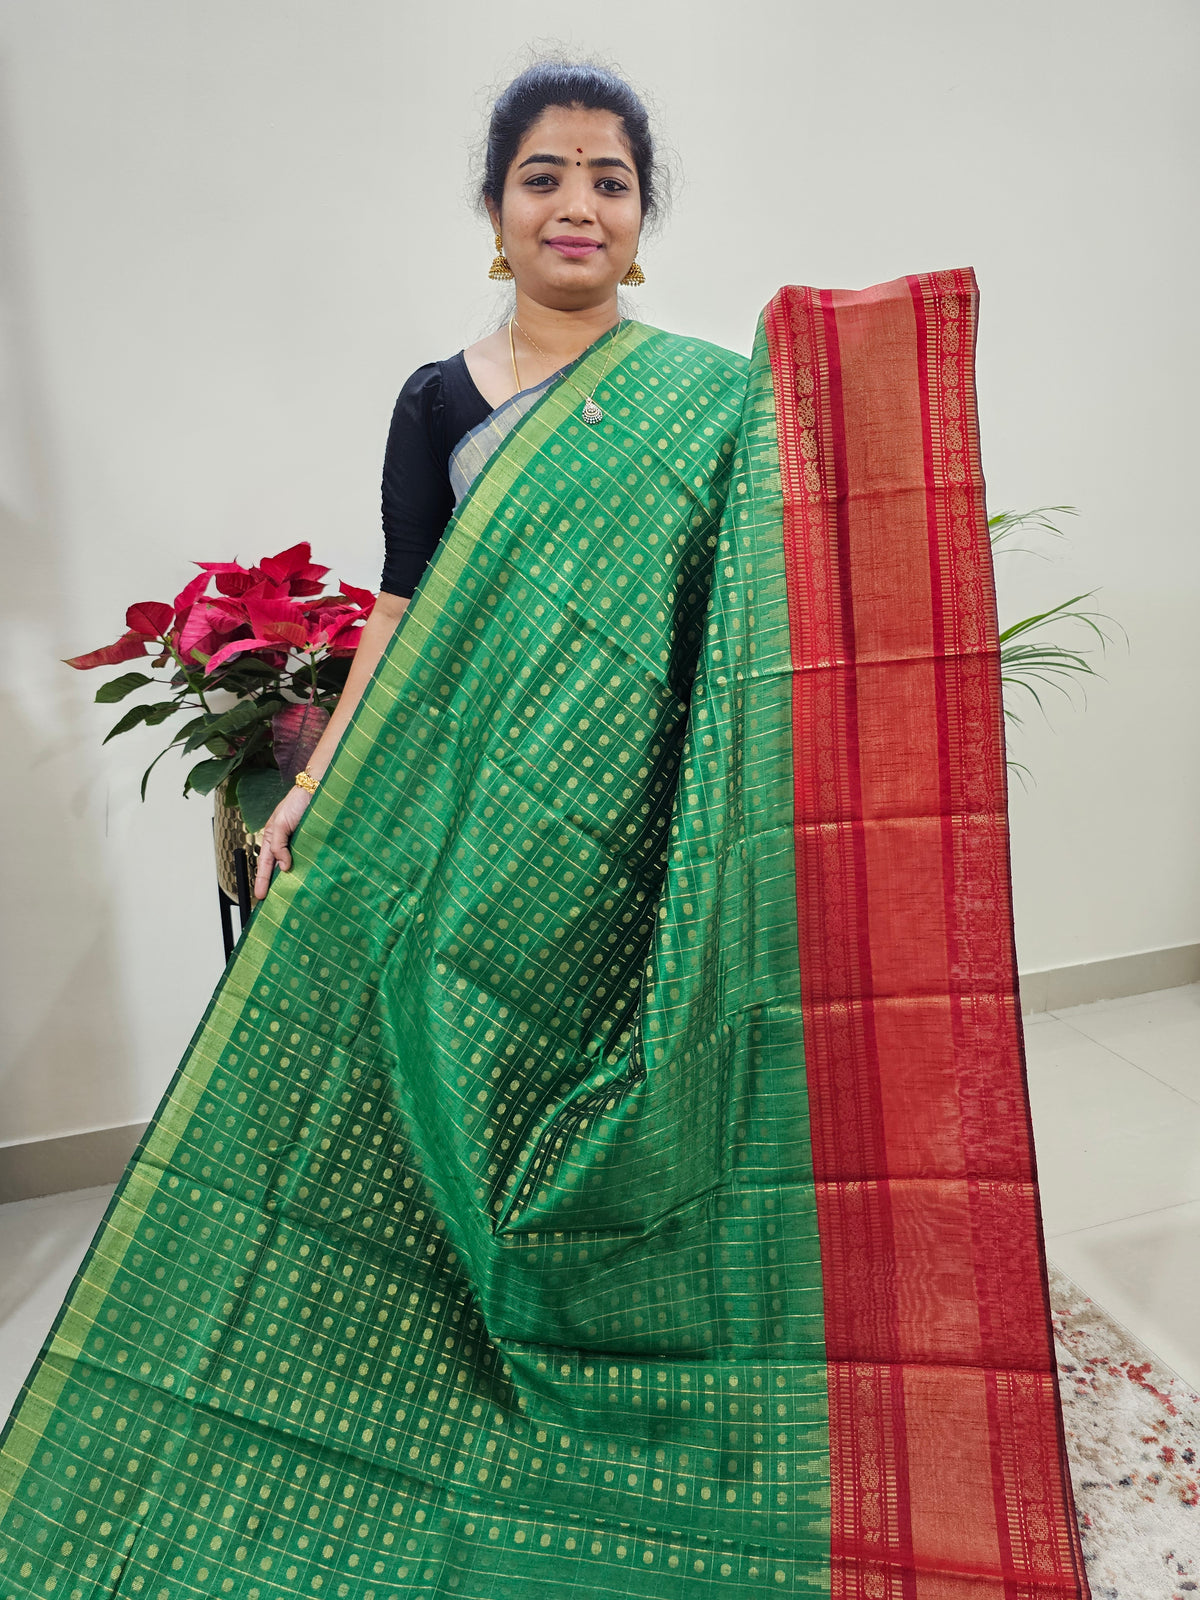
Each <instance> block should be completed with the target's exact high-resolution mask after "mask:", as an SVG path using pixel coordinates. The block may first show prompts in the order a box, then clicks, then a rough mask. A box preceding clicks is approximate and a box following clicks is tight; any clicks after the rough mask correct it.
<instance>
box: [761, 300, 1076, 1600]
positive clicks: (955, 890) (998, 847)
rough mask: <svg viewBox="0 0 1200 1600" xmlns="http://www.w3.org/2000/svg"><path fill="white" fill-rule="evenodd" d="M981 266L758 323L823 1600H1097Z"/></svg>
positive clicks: (772, 310) (810, 304)
mask: <svg viewBox="0 0 1200 1600" xmlns="http://www.w3.org/2000/svg"><path fill="white" fill-rule="evenodd" d="M977 306H978V292H977V288H976V284H975V279H974V275H973V274H972V273H971V272H970V270H969V269H963V270H955V271H950V272H940V273H932V274H922V275H918V276H914V277H909V278H905V279H898V280H896V281H895V282H894V283H890V284H882V285H879V286H877V287H875V288H872V289H867V290H863V291H861V292H857V293H856V292H850V291H841V290H823V291H819V290H813V289H807V288H800V287H789V288H786V289H783V290H781V291H780V293H779V294H778V295H777V296H776V297H775V299H774V300H773V301H772V303H771V305H770V306H769V307H768V308H767V312H766V318H765V321H766V332H767V339H768V347H769V351H770V357H771V366H772V372H773V375H774V384H775V400H776V419H777V425H778V435H779V457H780V470H781V477H782V489H783V505H784V559H785V567H786V574H787V587H788V600H789V619H790V629H791V642H792V671H793V680H792V681H793V705H792V730H793V762H794V774H795V845H796V893H797V912H798V924H799V944H800V948H799V958H800V975H801V991H802V1006H803V1017H804V1034H805V1056H806V1064H807V1076H808V1088H809V1099H810V1119H811V1129H812V1144H813V1160H814V1175H815V1180H816V1189H817V1212H818V1227H819V1233H820V1242H821V1260H822V1273H823V1280H824V1295H825V1332H826V1348H827V1357H828V1362H829V1414H830V1472H831V1481H832V1508H831V1549H830V1559H831V1568H832V1594H833V1596H834V1600H868V1597H870V1600H952V1597H953V1600H968V1597H971V1600H974V1597H979V1600H984V1597H987V1600H993V1597H995V1600H1050V1597H1052V1596H1054V1597H1067V1596H1072V1597H1086V1595H1087V1593H1088V1590H1087V1585H1086V1581H1085V1579H1084V1577H1083V1563H1082V1557H1081V1554H1080V1549H1079V1541H1078V1533H1077V1530H1076V1525H1075V1518H1074V1509H1073V1504H1072V1497H1071V1488H1070V1478H1069V1473H1068V1470H1067V1465H1066V1454H1065V1449H1064V1444H1063V1437H1062V1425H1061V1413H1060V1409H1059V1403H1058V1393H1057V1382H1056V1376H1055V1369H1054V1361H1053V1346H1052V1341H1051V1334H1050V1323H1049V1307H1048V1299H1047V1293H1046V1272H1045V1260H1044V1254H1043V1249H1042V1235H1041V1220H1040V1214H1039V1208H1038V1200H1037V1190H1036V1183H1035V1169H1034V1163H1033V1153H1032V1138H1031V1131H1030V1123H1029V1109H1028V1094H1027V1089H1026V1082H1025V1070H1024V1058H1023V1047H1022V1039H1021V1030H1020V1017H1019V1010H1018V1005H1017V994H1016V964H1015V955H1014V950H1013V942H1012V910H1011V889H1010V877H1009V858H1008V831H1007V793H1006V774H1005V756H1004V739H1003V705H1002V700H1001V686H1000V676H999V665H998V658H999V644H998V638H997V628H996V616H995V599H994V590H993V585H992V576H991V561H990V548H989V541H988V531H987V519H986V511H985V508H984V493H983V478H982V473H981V470H980V464H979V442H978V424H977V412H976V402H975V389H974V365H973V354H974V342H975V330H976V322H977Z"/></svg>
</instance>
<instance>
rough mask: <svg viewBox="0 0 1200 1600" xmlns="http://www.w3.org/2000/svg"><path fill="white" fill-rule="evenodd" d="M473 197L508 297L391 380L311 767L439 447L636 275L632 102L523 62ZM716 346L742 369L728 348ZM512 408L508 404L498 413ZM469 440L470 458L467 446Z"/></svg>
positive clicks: (288, 807)
mask: <svg viewBox="0 0 1200 1600" xmlns="http://www.w3.org/2000/svg"><path fill="white" fill-rule="evenodd" d="M579 95H583V96H584V99H583V100H579V99H578V98H573V97H576V96H579ZM562 101H565V102H566V103H559V102H562ZM482 198H483V201H484V204H485V205H486V207H487V213H488V216H489V218H490V219H491V222H492V225H493V227H494V228H495V230H496V251H497V260H498V261H499V262H501V263H503V264H502V265H501V267H500V269H499V272H498V273H497V274H496V275H497V276H500V277H504V276H508V277H512V278H515V280H516V306H515V309H514V311H513V314H512V316H511V317H510V318H509V319H508V321H506V323H505V325H504V326H503V327H502V328H500V329H498V330H497V331H496V332H495V333H492V334H490V335H489V336H488V337H487V338H486V339H481V340H480V341H479V342H478V343H477V344H473V345H471V346H470V347H469V348H468V349H466V350H464V351H463V352H462V353H461V356H460V357H458V358H455V360H453V361H451V362H446V363H442V362H437V363H435V364H434V365H433V366H432V367H425V368H421V369H419V370H418V372H417V373H415V374H414V375H413V378H411V379H410V380H409V382H408V383H407V384H406V385H405V387H404V389H403V390H402V391H401V394H400V399H399V401H398V403H397V406H396V412H395V415H394V418H393V424H392V430H391V434H390V436H389V441H388V452H387V457H386V460H385V464H384V484H383V487H384V528H385V532H386V534H387V537H388V562H387V566H386V568H385V571H384V575H383V587H382V589H381V591H380V594H379V598H378V600H377V602H376V604H375V608H374V611H373V613H372V616H371V618H370V620H369V621H368V623H367V625H366V627H365V628H364V630H363V637H362V640H361V642H360V644H359V647H358V650H357V652H356V654H355V658H354V663H353V666H352V669H351V673H350V677H349V680H348V682H347V684H346V690H345V693H344V694H343V695H342V697H341V701H340V703H339V705H338V709H337V711H336V712H335V713H334V715H333V717H332V718H331V719H330V723H329V726H328V727H327V728H326V730H325V733H324V736H323V737H322V739H321V741H320V743H319V745H318V746H317V747H316V749H315V751H314V752H313V755H312V757H311V759H310V760H309V762H308V766H307V769H306V770H307V773H308V774H311V776H312V777H313V778H314V779H319V778H320V776H321V775H322V774H323V773H324V772H325V769H326V768H327V767H328V765H329V763H330V761H331V760H332V759H333V753H334V751H335V750H336V749H337V746H338V744H339V742H340V740H341V737H342V734H343V733H344V731H345V729H346V728H347V727H348V726H349V723H350V721H351V718H352V717H353V714H354V711H355V709H356V708H357V706H358V702H359V700H360V699H361V697H362V693H363V690H364V689H365V688H366V686H367V684H368V683H369V682H370V680H371V676H372V674H373V672H374V671H375V668H376V666H377V665H378V663H379V659H380V657H381V656H382V655H383V652H384V651H385V650H386V648H387V646H388V644H389V642H390V640H391V637H392V634H393V633H394V631H395V629H396V626H397V624H398V623H399V621H400V618H401V617H402V616H403V615H404V611H405V608H406V605H407V602H408V600H409V599H411V597H412V594H413V591H414V589H415V588H416V583H417V580H418V579H419V577H420V574H421V571H422V570H423V568H424V564H425V562H426V561H427V560H428V557H429V555H430V554H431V552H432V548H433V545H434V544H435V543H436V540H437V537H438V536H439V535H440V534H441V532H442V529H443V528H444V526H445V523H446V521H447V520H448V517H449V513H450V511H451V509H452V506H453V490H452V488H451V482H450V472H449V462H448V454H449V451H450V450H451V449H453V448H454V447H455V446H456V445H460V444H461V441H462V434H463V433H466V432H468V431H470V429H472V428H475V427H478V426H479V425H480V424H482V423H484V421H485V419H486V418H487V417H488V416H489V415H490V414H491V413H492V412H494V411H495V410H496V409H497V408H499V407H503V406H504V405H505V403H506V402H510V401H512V400H513V399H514V397H516V396H522V397H527V401H528V400H532V399H533V398H536V397H537V396H539V395H540V394H541V392H542V391H543V390H544V389H545V387H546V385H547V383H548V382H549V380H550V379H552V378H555V377H557V375H558V374H559V373H560V372H561V371H562V370H563V369H564V368H566V367H569V366H570V365H571V364H572V363H573V362H575V361H577V360H578V359H579V358H580V357H581V356H582V355H583V354H584V352H585V351H587V350H588V349H589V348H590V347H591V346H593V345H594V344H595V343H596V341H597V340H598V339H599V338H600V337H601V336H602V335H603V334H606V333H608V332H609V331H610V330H611V329H613V328H616V327H617V325H618V323H619V321H620V314H619V311H618V308H617V286H618V284H621V283H624V282H629V281H640V268H637V269H635V262H636V260H637V250H638V242H639V237H640V234H641V229H642V224H643V223H644V221H645V220H646V218H647V216H648V215H649V214H650V213H651V212H652V210H653V207H654V200H655V172H654V150H653V143H652V140H651V136H650V128H649V119H648V117H647V115H646V110H645V107H644V106H643V105H642V103H641V102H640V100H639V99H638V98H637V96H636V95H635V94H634V93H633V91H632V90H631V89H630V88H629V86H628V85H627V84H625V83H624V82H623V81H622V80H621V79H619V78H616V77H614V76H612V75H611V74H607V73H603V72H600V71H597V70H595V69H590V68H583V69H580V68H574V69H571V68H568V69H565V70H564V69H563V68H562V67H561V66H559V65H557V64H553V65H552V64H547V65H545V66H542V67H540V68H537V69H534V70H533V71H530V72H527V73H524V74H522V76H521V77H519V78H517V79H516V81H515V82H513V83H512V84H510V86H509V88H508V89H507V90H506V92H505V93H504V94H503V95H502V96H501V97H500V99H499V100H498V101H497V103H496V106H495V109H494V111H493V115H492V121H491V128H490V132H489V138H488V150H487V160H486V168H485V176H484V180H483V195H482ZM631 275H633V276H631ZM614 353H615V352H614ZM729 360H730V363H731V369H732V370H739V362H738V360H737V358H736V357H733V356H730V357H729ZM443 367H445V368H447V369H449V370H448V371H447V372H446V373H443V371H442V369H443ZM523 409H526V407H522V406H519V405H518V406H516V407H510V408H509V410H508V411H507V413H506V416H505V418H504V420H503V422H502V423H501V427H511V426H512V425H513V423H515V422H516V421H517V420H519V417H520V415H521V414H522V411H523ZM447 426H449V431H450V432H451V433H453V434H454V437H453V438H448V437H447V436H446V430H447ZM460 430H461V431H460ZM497 437H498V435H497V432H496V430H495V428H492V429H486V430H485V440H484V443H485V445H486V446H488V447H490V448H494V446H495V443H496V441H497ZM473 454H474V461H473V463H472V464H473V465H474V466H476V468H477V466H478V464H479V459H480V458H479V451H478V450H476V451H475V452H474V453H473ZM483 459H486V457H484V458H483ZM464 470H465V469H464ZM460 477H461V473H460ZM310 793H311V791H310V790H308V789H307V788H305V787H304V785H303V784H297V785H295V786H294V787H293V790H292V792H291V794H289V795H288V797H287V799H286V800H285V801H284V802H283V803H282V804H281V805H280V806H279V808H278V809H277V810H276V812H275V814H274V816H273V817H272V818H271V820H270V822H269V823H268V824H267V827H266V830H265V838H264V845H263V849H262V851H261V853H260V856H259V864H258V875H257V879H256V882H255V894H256V895H257V896H258V897H259V898H260V899H261V898H262V897H263V896H264V895H265V894H266V892H267V888H268V885H269V883H270V880H271V873H272V872H273V870H274V868H275V865H276V863H278V865H279V866H281V867H283V868H284V869H285V870H288V869H290V866H291V852H290V850H289V849H288V840H289V839H290V836H291V832H292V830H293V828H294V827H295V826H296V824H297V822H298V821H299V820H300V817H301V816H302V815H303V813H304V811H305V809H306V807H307V804H308V800H309V797H310Z"/></svg>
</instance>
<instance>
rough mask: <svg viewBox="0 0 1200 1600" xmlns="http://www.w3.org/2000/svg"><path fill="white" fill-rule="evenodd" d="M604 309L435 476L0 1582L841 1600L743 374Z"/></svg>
mask: <svg viewBox="0 0 1200 1600" xmlns="http://www.w3.org/2000/svg"><path fill="white" fill-rule="evenodd" d="M619 338H620V343H619V346H618V347H617V351H616V353H615V358H614V359H613V361H612V365H611V369H610V370H609V371H608V372H607V375H605V376H604V377H603V381H602V382H601V383H600V387H599V390H598V393H597V399H598V401H599V403H600V404H601V405H602V407H603V408H604V411H605V420H604V422H603V424H602V425H600V426H598V427H595V428H589V427H587V426H585V425H584V424H583V423H582V421H581V420H580V417H579V402H580V389H582V392H584V393H586V392H587V390H588V389H589V388H590V386H591V384H592V383H593V382H595V381H596V379H597V378H598V377H600V376H601V374H602V373H603V370H604V365H605V363H606V362H608V361H609V358H610V354H612V352H611V351H610V348H609V346H610V342H611V336H608V337H606V338H605V339H603V340H601V341H599V343H598V344H597V345H596V346H595V347H594V349H593V351H592V352H591V353H590V354H589V355H588V356H587V357H585V359H584V360H583V361H582V362H581V363H580V365H579V366H578V367H576V368H575V369H574V370H573V372H572V378H573V379H574V380H575V381H574V382H560V383H559V384H557V385H555V386H553V387H551V388H550V390H549V391H548V392H547V393H546V394H545V395H544V396H543V397H542V398H541V399H540V400H539V401H538V403H537V404H536V406H535V407H534V408H533V410H532V411H531V412H530V413H529V414H528V415H527V416H526V417H524V418H523V419H522V420H521V421H520V423H519V424H518V426H517V427H516V428H515V430H514V431H513V432H512V433H511V434H510V435H509V437H508V438H507V440H506V441H505V442H504V443H503V444H502V445H501V447H500V448H499V450H498V451H497V453H496V455H495V456H494V458H493V459H492V460H491V462H490V463H489V465H488V466H487V468H486V470H485V471H484V472H483V473H482V475H481V476H480V477H479V478H478V479H477V480H476V482H475V483H474V485H473V487H472V489H471V491H470V493H469V495H468V496H467V498H466V500H465V502H464V503H463V505H462V506H461V507H460V508H459V511H458V514H457V515H456V518H455V520H454V522H453V523H452V525H451V527H450V529H449V531H448V533H447V535H446V537H445V538H444V539H443V541H442V543H441V545H440V546H439V548H438V552H437V554H436V557H435V559H434V560H433V562H432V564H431V566H430V567H429V568H428V569H427V572H426V574H425V577H424V578H423V580H422V583H421V585H420V588H419V589H418V591H417V594H416V596H415V598H414V601H413V603H412V604H411V606H410V607H409V609H408V611H407V613H406V615H405V617H404V619H403V621H402V622H401V624H400V627H399V629H398V630H397V633H396V636H395V638H394V641H393V643H392V645H391V646H390V648H389V650H388V652H387V654H386V656H385V657H384V659H383V661H382V662H381V664H380V667H379V669H378V671H377V673H376V676H375V679H374V681H373V684H372V686H371V688H370V690H369V692H368V693H367V695H366V696H365V698H364V700H363V702H362V703H361V705H360V707H359V710H358V712H357V714H356V717H355V721H354V723H353V726H352V728H351V729H350V731H349V732H348V734H347V735H346V737H345V739H344V740H343V743H342V746H341V748H340V750H339V752H338V754H337V757H336V759H335V761H334V763H333V765H332V767H331V769H330V771H329V773H328V775H327V777H326V780H325V782H324V783H323V784H322V786H321V788H320V791H319V792H318V794H317V796H316V799H315V801H314V803H313V805H312V807H311V808H310V810H309V813H308V814H307V816H306V817H305V819H304V822H303V824H302V826H301V828H300V830H299V832H298V834H297V836H296V840H295V858H296V866H295V869H294V871H293V872H291V873H290V874H288V875H286V876H282V877H280V878H278V879H277V881H276V883H275V885H274V887H273V888H272V891H271V894H270V896H269V898H268V899H267V901H266V902H265V903H264V905H263V907H262V908H261V909H260V910H259V911H257V912H256V914H255V916H254V918H253V920H252V922H251V924H250V927H249V929H248V930H247V932H246V934H245V935H244V937H243V939H242V942H241V945H240V947H239V950H238V952H237V954H236V956H235V958H234V960H233V962H232V963H231V965H230V967H229V969H228V971H227V973H226V975H225V977H224V979H223V980H222V982H221V984H220V986H219V988H218V989H217V992H216V994H215V995H214V998H213V1000H212V1003H211V1005H210V1007H209V1009H208V1012H207V1014H206V1016H205V1017H204V1020H203V1022H202V1024H201V1026H200V1027H199V1029H198V1031H197V1033H196V1035H195V1038H194V1040H193V1042H192V1044H191V1046H190V1048H189V1050H188V1053H187V1055H186V1057H185V1059H184V1062H183V1064H182V1066H181V1068H180V1070H179V1072H178V1074H177V1076H176V1078H175V1080H174V1082H173V1084H172V1086H171V1088H170V1091H169V1093H168V1094H167V1097H166V1099H165V1100H164V1102H163V1104H162V1106H161V1108H160V1110H159V1112H158V1114H157V1116H156V1118H155V1120H154V1122H153V1124H152V1126H151V1128H150V1131H149V1132H148V1134H147V1135H146V1138H145V1140H144V1141H143V1143H142V1146H141V1148H140V1150H139V1152H138V1154H137V1155H136V1157H135V1159H134V1161H133V1163H132V1165H131V1167H130V1168H129V1170H128V1171H127V1173H126V1175H125V1178H124V1180H123V1182H122V1184H121V1186H120V1189H119V1191H118V1194H117V1196H116V1198H115V1200H114V1202H113V1204H112V1207H111V1208H110V1211H109V1213H108V1216H107V1219H106V1221H105V1224H104V1226H103V1228H102V1230H101V1232H100V1234H99V1235H98V1238H97V1241H96V1243H95V1245H94V1247H93V1250H92V1252H91V1254H90V1256H89V1258H88V1260H87V1261H86V1262H85V1264H84V1267H83V1269H82V1271H81V1273H80V1275H79V1277H78V1279H77V1280H76V1283H75V1286H74V1288H73V1290H72V1292H71V1295H70V1298H69V1300H68V1303H67V1304H66V1306H65V1308H64V1310H63V1312H62V1314H61V1315H60V1318H59V1321H58V1323H57V1325H56V1328H55V1330H54V1333H53V1335H52V1337H51V1339H50V1340H49V1342H48V1345H47V1348H46V1350H45V1352H44V1354H43V1356H42V1358H41V1360H40V1362H39V1364H38V1366H37V1367H36V1369H35V1371H34V1373H33V1375H32V1377H31V1379H30V1381H29V1383H28V1385H27V1387H26V1389H25V1391H24V1393H23V1396H22V1399H21V1401H20V1403H19V1405H18V1408H17V1411H16V1413H15V1415H14V1418H13V1420H12V1422H11V1424H10V1426H9V1429H8V1430H7V1432H6V1434H5V1437H4V1453H3V1462H2V1466H0V1505H2V1508H3V1509H2V1521H0V1554H2V1557H3V1559H2V1561H0V1593H2V1594H3V1595H4V1596H11V1597H18V1596H19V1597H28V1596H35V1595H36V1596H39V1597H43V1596H53V1597H54V1600H68V1597H70V1600H92V1597H98V1596H110V1595H121V1596H126V1595H135V1594H136V1595H139V1596H142V1597H145V1600H184V1597H201V1596H203V1597H212V1596H223V1595H231V1596H234V1597H236V1600H280V1597H285V1596H286V1597H292V1596H307V1597H314V1596H316V1597H320V1600H335V1597H336V1600H343V1597H348V1600H397V1597H400V1596H412V1595H421V1596H455V1597H461V1600H505V1597H509V1596H518V1595H519V1596H528V1595H533V1594H536V1595H544V1596H547V1597H557V1596H564V1595H578V1596H586V1597H596V1600H607V1597H612V1600H617V1597H620V1596H628V1595H646V1596H661V1597H667V1596H671V1597H673V1596H681V1597H682V1596H695V1595H699V1594H705V1593H719V1594H720V1595H722V1596H732V1595H737V1594H743V1593H744V1594H747V1595H750V1594H756V1595H757V1594H759V1593H761V1592H763V1591H764V1590H768V1591H770V1592H775V1593H779V1592H786V1593H797V1592H808V1591H810V1590H811V1591H814V1592H817V1593H821V1592H827V1591H828V1587H829V1581H830V1579H829V1542H830V1529H829V1454H828V1431H827V1430H828V1422H827V1398H826V1368H825V1352H824V1343H823V1321H822V1291H821V1276H820V1260H819V1244H818V1235H817V1224H816V1213H815V1207H814V1193H813V1182H812V1166H811V1151H810V1141H809V1133H808V1110H807V1101H806V1090H805V1073H804V1053H803V1041H802V1037H801V1033H802V1028H801V1012H800V992H799V973H798V971H797V962H796V950H797V930H796V908H795V861H794V854H793V849H794V847H793V840H792V827H791V823H792V810H791V806H792V799H791V785H792V772H791V739H790V724H789V717H790V710H789V705H790V701H789V695H790V682H791V678H790V660H789V653H788V652H789V645H788V635H787V626H788V625H787V603H786V593H785V576H784V571H783V555H782V540H781V536H780V517H781V506H780V485H779V468H778V461H777V453H776V440H775V410H774V402H773V398H772V380H771V371H770V366H769V363H768V361H767V357H766V351H765V348H764V347H763V346H762V345H761V343H760V346H759V347H758V348H757V349H756V354H755V357H754V358H753V360H752V361H751V363H750V364H749V368H748V370H747V363H746V362H745V361H744V360H743V359H742V358H740V357H738V356H736V355H733V354H731V353H730V352H728V351H725V350H721V349H718V348H715V347H713V346H711V345H708V344H704V343H702V342H700V341H697V340H690V339H683V338H679V337H676V336H673V335H670V334H666V333H662V332H659V331H656V330H654V329H651V328H648V327H645V326H642V325H638V324H634V325H632V326H631V327H628V328H626V329H625V331H624V332H622V333H621V334H620V336H619ZM747 383H748V385H749V387H748V390H747Z"/></svg>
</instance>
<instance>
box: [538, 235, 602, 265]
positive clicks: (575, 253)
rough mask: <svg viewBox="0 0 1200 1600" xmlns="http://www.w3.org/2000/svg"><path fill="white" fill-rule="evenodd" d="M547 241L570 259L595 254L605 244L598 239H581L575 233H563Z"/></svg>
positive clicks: (578, 258)
mask: <svg viewBox="0 0 1200 1600" xmlns="http://www.w3.org/2000/svg"><path fill="white" fill-rule="evenodd" d="M546 243H547V244H548V245H549V246H550V248H551V250H557V251H558V253H559V255H560V256H565V257H566V259H567V260H568V261H582V260H584V259H586V257H588V256H591V255H594V254H595V253H596V251H597V250H603V249H604V246H603V245H602V244H601V243H600V241H599V240H598V239H579V238H576V237H574V236H573V235H568V234H561V235H560V236H559V237H558V238H555V239H547V240H546Z"/></svg>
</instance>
